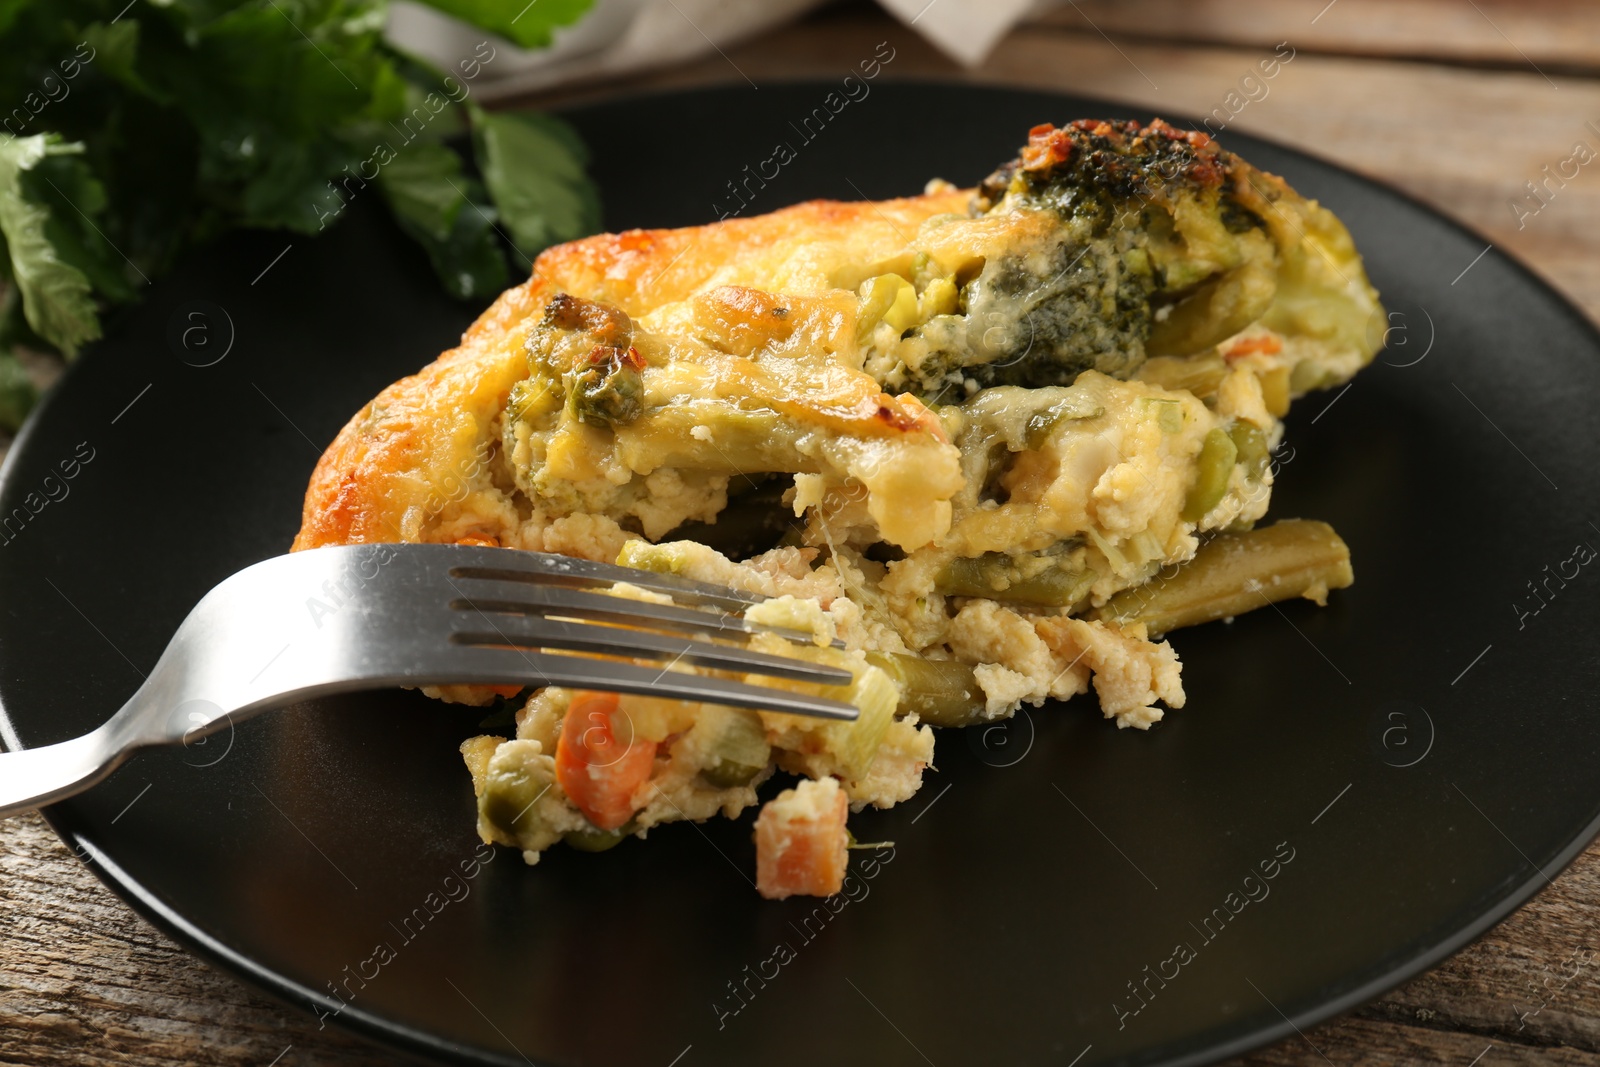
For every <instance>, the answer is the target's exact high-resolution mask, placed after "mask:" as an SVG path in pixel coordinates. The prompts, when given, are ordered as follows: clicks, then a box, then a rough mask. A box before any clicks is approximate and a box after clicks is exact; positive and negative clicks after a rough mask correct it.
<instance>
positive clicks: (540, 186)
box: [472, 109, 600, 265]
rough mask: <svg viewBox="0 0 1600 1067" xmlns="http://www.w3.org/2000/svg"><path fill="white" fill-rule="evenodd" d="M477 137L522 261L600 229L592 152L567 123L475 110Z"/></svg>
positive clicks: (486, 176)
mask: <svg viewBox="0 0 1600 1067" xmlns="http://www.w3.org/2000/svg"><path fill="white" fill-rule="evenodd" d="M472 137H473V144H474V146H475V147H476V149H477V157H478V166H479V168H480V169H482V171H483V183H484V185H485V186H487V187H488V189H489V195H491V196H492V197H494V202H495V205H496V206H497V207H499V209H500V217H501V219H502V220H503V221H504V223H505V227H506V229H507V230H508V231H509V236H510V237H511V242H512V245H513V246H514V247H515V248H516V249H517V251H518V253H519V254H520V255H521V257H522V259H523V260H525V261H527V260H529V257H531V256H533V255H537V254H538V252H539V250H540V249H542V248H547V247H549V246H550V245H553V244H559V243H560V242H562V241H570V240H572V239H573V238H575V237H581V236H583V235H584V234H586V233H593V232H594V231H595V230H597V229H599V228H600V197H599V196H598V195H597V194H596V193H595V189H594V185H593V183H591V182H590V181H589V179H588V177H587V175H585V173H584V169H583V168H584V164H586V163H587V162H588V161H589V153H588V151H587V150H586V149H585V148H584V145H583V142H582V141H580V140H578V138H577V137H576V136H574V135H573V133H572V131H571V130H570V129H569V128H568V127H567V126H566V124H565V123H562V122H560V121H558V120H556V119H553V118H551V117H550V116H549V115H537V114H529V113H520V114H516V113H512V114H500V115H496V114H490V113H487V112H484V111H482V110H477V109H475V110H474V113H473V121H472ZM524 265H525V264H524Z"/></svg>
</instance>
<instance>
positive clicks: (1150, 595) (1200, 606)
mask: <svg viewBox="0 0 1600 1067" xmlns="http://www.w3.org/2000/svg"><path fill="white" fill-rule="evenodd" d="M1354 580H1355V575H1354V572H1353V571H1352V570H1351V569H1350V549H1349V548H1348V547H1347V546H1346V545H1345V543H1344V542H1343V541H1342V540H1340V538H1339V535H1338V534H1336V533H1334V532H1333V528H1332V527H1331V526H1329V525H1328V524H1327V523H1324V522H1314V521H1312V520H1309V519H1284V520H1283V521H1281V522H1278V523H1276V524H1274V525H1272V526H1263V527H1261V528H1260V529H1256V530H1246V531H1243V532H1241V533H1224V534H1218V535H1217V536H1216V537H1213V538H1212V539H1211V540H1209V541H1207V542H1206V543H1205V544H1203V545H1201V546H1200V551H1198V552H1197V553H1195V556H1194V558H1193V559H1191V560H1190V561H1189V562H1187V563H1185V564H1183V565H1182V566H1181V567H1179V568H1178V570H1177V573H1175V574H1174V575H1173V576H1172V577H1170V578H1165V579H1163V578H1159V577H1158V578H1155V579H1152V580H1151V581H1149V582H1147V583H1146V584H1144V585H1142V586H1137V587H1135V588H1133V589H1125V590H1123V591H1122V592H1120V593H1118V594H1117V595H1116V596H1114V597H1112V598H1111V599H1110V600H1109V601H1107V602H1106V604H1105V605H1104V606H1103V607H1102V608H1100V610H1099V612H1098V617H1099V618H1101V619H1104V620H1107V621H1111V622H1119V623H1132V622H1142V623H1144V624H1145V625H1146V626H1147V627H1149V630H1150V632H1151V634H1163V633H1169V632H1171V631H1172V630H1176V629H1178V628H1179V627H1183V626H1195V625H1198V624H1199V623H1202V622H1210V621H1211V620H1212V619H1224V618H1228V617H1229V616H1233V615H1242V614H1244V613H1245V612H1247V611H1251V610H1253V609H1255V608H1259V607H1261V606H1262V605H1264V604H1270V603H1273V602H1275V601H1279V600H1289V599H1292V598H1294V597H1301V596H1303V597H1306V598H1307V599H1310V600H1315V601H1316V602H1317V603H1319V604H1320V603H1322V602H1323V601H1324V599H1325V598H1326V596H1327V592H1328V590H1330V589H1343V588H1344V587H1346V586H1348V585H1349V584H1350V583H1351V582H1352V581H1354Z"/></svg>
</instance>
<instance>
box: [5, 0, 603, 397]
mask: <svg viewBox="0 0 1600 1067" xmlns="http://www.w3.org/2000/svg"><path fill="white" fill-rule="evenodd" d="M591 2H592V0H539V2H538V3H537V4H522V3H515V2H513V3H500V2H497V0H433V6H434V7H436V8H438V9H439V10H441V11H444V12H447V13H449V14H451V15H455V16H457V17H459V18H463V19H465V20H467V21H469V22H471V23H474V24H476V25H477V26H479V27H481V28H483V29H484V30H486V31H488V33H491V34H495V35H498V36H499V37H504V38H508V39H510V40H511V41H514V42H515V43H517V44H519V45H523V46H539V45H543V44H547V43H548V42H549V40H550V34H551V32H552V30H554V29H555V28H557V27H559V26H564V25H567V24H569V23H571V22H573V21H575V20H576V19H577V18H578V17H579V16H580V15H582V14H583V12H584V11H586V10H587V9H588V7H589V6H590V3H591ZM386 17H387V5H386V2H385V0H159V2H158V0H148V2H140V3H135V4H133V5H131V6H129V5H127V0H0V56H4V57H5V60H4V62H3V63H0V280H4V281H5V282H8V283H10V284H9V285H8V286H7V287H6V288H7V293H8V296H7V302H6V304H5V305H3V306H0V423H6V422H11V421H14V420H13V419H10V418H8V412H11V411H14V410H15V409H16V408H17V407H18V406H19V405H21V406H25V405H26V399H27V395H30V394H26V393H25V392H24V391H19V390H17V389H13V388H11V386H10V385H8V383H10V382H12V381H13V380H14V379H15V378H16V376H15V375H12V374H11V373H10V370H9V369H8V368H9V367H11V366H12V364H8V363H6V359H7V358H8V357H7V355H6V353H7V352H8V351H9V349H10V346H12V345H17V344H26V345H30V346H37V347H46V348H53V349H55V350H58V351H60V352H62V353H64V354H65V355H67V356H69V357H70V356H72V355H74V354H76V352H77V351H78V350H79V349H80V348H81V347H82V346H83V345H84V344H86V343H88V342H90V341H92V340H94V339H95V338H97V337H99V336H100V330H101V327H100V314H101V313H102V311H103V310H105V309H106V308H107V307H109V306H112V305H116V304H120V303H125V302H128V301H131V300H134V299H137V298H138V297H139V295H140V293H141V292H142V291H143V289H144V287H145V285H146V284H147V283H148V282H149V280H150V279H151V278H153V277H156V276H158V275H159V274H160V272H161V271H162V270H164V269H165V268H167V267H168V266H169V265H170V264H171V263H172V262H173V260H174V259H175V258H176V257H177V256H178V255H180V254H181V253H182V252H183V251H184V250H185V249H187V248H189V247H192V246H194V245H196V244H198V243H201V242H204V241H208V240H211V239H214V238H215V237H217V236H218V235H220V234H222V233H225V232H227V231H229V230H233V229H238V228H244V227H252V228H275V229H283V230H288V231H291V232H293V233H298V234H305V235H315V234H317V233H320V232H321V231H322V230H324V229H326V228H327V227H329V226H331V225H335V224H336V223H337V222H338V220H339V219H340V217H341V216H342V215H343V213H344V211H345V209H346V208H347V207H349V206H350V205H351V204H352V203H355V202H357V201H359V200H363V199H372V200H376V201H380V202H382V203H383V204H385V205H386V206H387V207H388V209H389V210H390V211H391V212H392V213H393V215H394V217H395V218H396V220H397V221H398V222H399V224H400V226H401V228H402V229H403V230H404V231H405V232H406V233H407V234H408V235H410V236H411V237H412V238H413V239H415V240H416V241H417V242H418V243H419V244H420V245H421V246H422V247H423V248H424V250H426V252H427V254H428V258H429V260H430V261H431V263H432V264H433V267H434V270H435V271H436V272H437V274H438V275H439V278H440V280H441V281H442V282H443V284H444V285H445V287H446V289H447V290H448V291H449V292H450V293H451V294H453V295H455V296H457V297H460V298H462V299H482V298H485V297H487V296H490V295H492V294H494V293H495V292H497V291H499V290H500V289H502V288H504V287H505V285H506V281H507V263H506V248H505V244H506V242H509V243H510V244H511V245H512V246H513V247H514V248H515V249H516V258H517V261H518V264H519V266H523V267H525V266H526V260H527V257H529V256H531V255H536V254H537V253H538V252H539V251H540V250H542V249H543V248H545V247H547V246H548V245H550V244H553V243H555V242H558V241H563V240H569V239H571V238H573V237H577V236H581V235H582V234H584V233H587V232H592V231H593V230H594V229H596V228H597V227H598V225H599V209H598V201H597V199H596V194H595V191H594V187H593V185H592V184H591V183H590V181H589V179H588V177H587V176H586V175H585V173H584V165H585V163H586V161H587V153H586V151H585V150H584V147H583V145H582V144H581V142H579V141H578V139H577V137H576V136H575V135H574V134H573V133H572V132H571V131H570V130H569V129H568V128H567V127H566V126H564V125H563V124H562V123H561V122H559V121H558V120H556V119H554V118H550V117H548V116H542V115H525V114H516V115H512V114H503V113H500V114H496V113H489V112H485V111H483V110H482V109H481V108H479V107H478V106H477V105H476V103H475V102H474V101H473V100H472V94H473V93H474V91H475V89H476V79H478V78H479V77H481V76H482V75H483V73H484V71H485V69H486V68H492V65H493V63H494V61H495V59H496V58H497V57H498V56H499V55H501V54H502V53H503V52H504V50H505V48H506V45H505V42H504V41H503V40H497V39H491V38H489V37H487V36H486V37H485V39H484V41H483V42H482V43H480V44H479V45H478V46H476V48H475V49H474V50H473V51H472V52H471V54H468V55H463V56H461V57H460V58H459V59H458V61H457V62H456V63H455V64H453V65H452V66H450V67H447V68H445V69H436V68H434V67H432V66H430V65H429V64H427V63H424V62H421V61H420V60H418V59H416V58H415V57H412V56H408V55H405V54H403V53H401V52H399V51H398V50H396V49H395V48H393V47H392V46H391V45H389V44H388V43H387V42H386V41H385V40H384V38H383V36H382V31H383V26H384V23H385V21H386ZM469 132H470V134H471V145H472V149H473V151H472V156H471V157H470V158H469V157H468V156H467V155H465V154H464V150H463V148H462V144H463V142H462V140H461V137H462V135H463V134H467V133H469ZM474 165H476V168H477V169H478V170H480V171H481V173H482V179H481V180H480V179H478V178H476V177H474V176H473V173H472V169H473V167H474ZM11 294H18V295H17V296H16V297H15V298H13V297H12V296H11ZM8 390H10V391H9V392H8Z"/></svg>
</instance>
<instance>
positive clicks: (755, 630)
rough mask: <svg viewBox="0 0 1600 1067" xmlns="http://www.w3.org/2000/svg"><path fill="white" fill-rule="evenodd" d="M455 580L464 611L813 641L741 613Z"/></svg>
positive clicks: (551, 588)
mask: <svg viewBox="0 0 1600 1067" xmlns="http://www.w3.org/2000/svg"><path fill="white" fill-rule="evenodd" d="M453 584H455V585H456V588H457V590H458V591H459V592H460V593H461V598H460V599H459V600H457V601H455V602H454V603H453V604H452V605H451V606H452V607H455V608H458V609H459V608H467V609H473V610H477V611H485V612H498V613H502V614H514V615H565V616H569V617H572V618H580V619H603V620H607V621H611V622H620V623H632V624H638V623H640V622H641V621H646V622H648V624H649V625H652V626H656V627H659V628H661V629H665V630H673V631H678V632H683V631H688V632H691V633H714V634H720V635H724V636H734V635H738V634H759V633H772V634H777V635H779V636H780V637H784V638H787V639H788V640H790V641H797V642H800V643H802V644H810V643H811V640H812V635H811V634H809V633H805V632H803V631H800V630H790V629H787V628H785V627H781V626H763V625H761V624H759V623H753V622H747V621H745V619H744V618H743V617H742V616H739V615H731V614H726V613H718V612H711V611H701V610H700V609H698V608H685V607H679V606H678V605H676V604H652V603H650V602H648V601H644V600H630V599H628V598H626V597H619V596H612V595H611V594H609V593H597V592H591V591H589V590H585V589H571V588H565V587H562V586H548V585H535V584H532V583H529V582H522V581H503V580H496V579H489V578H473V579H462V580H460V581H457V582H455V583H453Z"/></svg>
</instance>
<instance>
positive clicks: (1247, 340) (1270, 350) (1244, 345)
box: [1223, 333, 1283, 359]
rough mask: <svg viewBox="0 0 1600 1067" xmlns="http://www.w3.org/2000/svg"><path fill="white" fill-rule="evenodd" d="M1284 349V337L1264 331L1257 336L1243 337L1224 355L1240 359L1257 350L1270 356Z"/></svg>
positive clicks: (1230, 346) (1228, 357) (1229, 347)
mask: <svg viewBox="0 0 1600 1067" xmlns="http://www.w3.org/2000/svg"><path fill="white" fill-rule="evenodd" d="M1282 351H1283V339H1282V338H1280V337H1279V336H1278V335H1277V334H1272V333H1263V334H1258V335H1256V336H1255V337H1241V338H1240V339H1239V340H1237V341H1235V342H1233V344H1231V345H1229V346H1228V350H1227V351H1226V352H1224V353H1223V356H1224V357H1225V358H1227V359H1238V358H1239V357H1241V356H1248V355H1251V354H1253V353H1256V352H1261V353H1264V354H1266V355H1269V356H1270V355H1275V354H1276V353H1278V352H1282Z"/></svg>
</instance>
